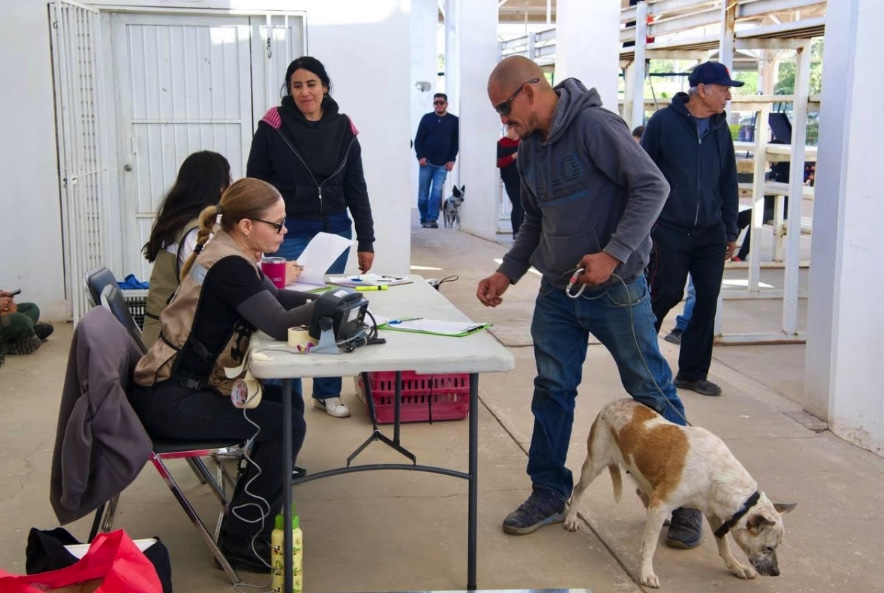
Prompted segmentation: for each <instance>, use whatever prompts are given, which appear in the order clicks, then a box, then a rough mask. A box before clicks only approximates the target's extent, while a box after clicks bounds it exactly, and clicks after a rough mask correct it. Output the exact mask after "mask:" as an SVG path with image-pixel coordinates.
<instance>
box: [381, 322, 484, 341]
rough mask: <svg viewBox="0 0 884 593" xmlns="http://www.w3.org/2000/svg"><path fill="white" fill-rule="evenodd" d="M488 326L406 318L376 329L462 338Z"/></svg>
mask: <svg viewBox="0 0 884 593" xmlns="http://www.w3.org/2000/svg"><path fill="white" fill-rule="evenodd" d="M488 327H491V324H490V323H474V322H472V321H442V320H438V319H408V320H402V321H398V320H392V321H388V322H387V323H384V324H383V325H379V326H378V329H389V330H393V331H401V332H413V333H418V334H431V335H434V336H449V337H453V338H462V337H463V336H469V335H471V334H474V333H477V332H479V331H482V330H483V329H485V328H488Z"/></svg>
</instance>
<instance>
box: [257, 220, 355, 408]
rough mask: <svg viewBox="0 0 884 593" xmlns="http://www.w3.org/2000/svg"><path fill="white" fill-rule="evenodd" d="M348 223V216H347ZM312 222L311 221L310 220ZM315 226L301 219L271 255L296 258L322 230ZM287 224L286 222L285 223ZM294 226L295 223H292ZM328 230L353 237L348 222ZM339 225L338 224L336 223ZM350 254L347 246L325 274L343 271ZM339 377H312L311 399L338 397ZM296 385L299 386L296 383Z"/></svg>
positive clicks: (290, 258) (339, 391)
mask: <svg viewBox="0 0 884 593" xmlns="http://www.w3.org/2000/svg"><path fill="white" fill-rule="evenodd" d="M347 221H348V223H349V218H347ZM311 222H312V221H311ZM315 222H316V226H315V228H313V229H310V228H309V227H308V228H304V226H305V225H304V222H303V221H302V222H301V223H299V224H298V225H297V229H298V230H295V231H292V230H290V231H289V232H288V233H286V235H285V240H284V241H283V242H282V245H280V247H279V250H278V251H277V252H276V253H274V254H273V255H275V256H277V257H284V258H286V259H287V260H293V259H298V258H299V257H301V253H303V252H304V249H305V248H306V247H307V243H309V242H310V239H312V238H313V237H315V236H316V234H317V233H319V232H320V231H322V222H321V221H315ZM286 226H288V223H286ZM292 226H295V225H292ZM328 226H329V229H330V230H329V231H327V232H331V233H334V234H336V235H340V236H341V237H346V238H347V239H352V238H353V231H352V229H351V228H350V227H349V224H348V226H347V228H346V230H337V231H336V230H335V227H334V226H333V225H331V224H330V225H328ZM338 226H339V225H338ZM349 254H350V249H349V248H347V249H345V250H344V253H342V254H341V257H339V258H338V259H336V260H335V262H334V263H333V264H332V265H331V266H330V267H329V269H328V270H326V273H327V274H341V273H343V271H344V268H345V267H346V266H347V256H348V255H349ZM341 384H342V382H341V378H340V377H316V378H315V379H313V399H326V398H328V397H339V396H340V395H341ZM298 387H300V386H299V385H298Z"/></svg>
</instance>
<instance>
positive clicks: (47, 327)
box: [34, 323, 55, 342]
mask: <svg viewBox="0 0 884 593" xmlns="http://www.w3.org/2000/svg"><path fill="white" fill-rule="evenodd" d="M54 331H55V328H54V327H52V324H50V323H38V324H36V325H35V326H34V333H35V334H36V335H37V337H38V338H40V341H41V342H45V341H46V338H48V337H49V336H51V335H52V332H54Z"/></svg>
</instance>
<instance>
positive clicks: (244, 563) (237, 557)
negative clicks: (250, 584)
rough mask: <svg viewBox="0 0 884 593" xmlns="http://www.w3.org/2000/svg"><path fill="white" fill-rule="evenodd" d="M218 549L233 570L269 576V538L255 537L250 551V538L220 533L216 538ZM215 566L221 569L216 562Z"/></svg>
mask: <svg viewBox="0 0 884 593" xmlns="http://www.w3.org/2000/svg"><path fill="white" fill-rule="evenodd" d="M218 547H219V548H220V549H221V553H222V554H224V557H225V558H227V561H228V562H229V563H230V566H231V567H232V568H233V570H247V571H249V572H257V573H261V574H270V538H268V537H267V536H263V537H262V536H260V535H259V536H258V537H256V538H255V542H254V550H252V538H251V537H238V536H231V535H225V534H224V532H223V531H222V532H221V534H220V535H219V536H218ZM256 552H257V555H256ZM215 566H217V567H218V568H220V567H221V565H220V564H218V561H217V560H216V561H215Z"/></svg>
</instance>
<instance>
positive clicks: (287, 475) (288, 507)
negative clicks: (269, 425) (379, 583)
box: [270, 379, 294, 593]
mask: <svg viewBox="0 0 884 593" xmlns="http://www.w3.org/2000/svg"><path fill="white" fill-rule="evenodd" d="M291 409H292V379H283V380H282V410H283V413H282V490H283V503H282V515H283V517H284V518H285V519H284V520H283V522H282V524H283V526H285V525H291V524H292V485H291V482H292V464H293V463H294V462H293V460H292V412H291ZM270 511H271V512H273V509H270ZM270 520H271V521H272V520H273V517H270ZM282 531H283V570H284V571H285V572H284V573H283V579H284V580H283V583H284V588H283V591H284V592H285V593H292V590H293V589H294V582H293V580H292V570H293V569H294V566H293V562H294V560H293V558H292V546H293V543H294V542H292V530H291V528H289V529H283V530H282Z"/></svg>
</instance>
